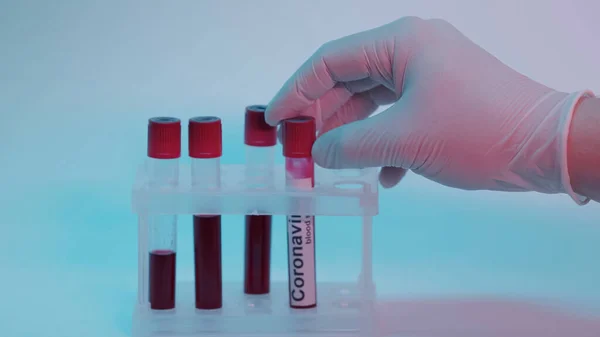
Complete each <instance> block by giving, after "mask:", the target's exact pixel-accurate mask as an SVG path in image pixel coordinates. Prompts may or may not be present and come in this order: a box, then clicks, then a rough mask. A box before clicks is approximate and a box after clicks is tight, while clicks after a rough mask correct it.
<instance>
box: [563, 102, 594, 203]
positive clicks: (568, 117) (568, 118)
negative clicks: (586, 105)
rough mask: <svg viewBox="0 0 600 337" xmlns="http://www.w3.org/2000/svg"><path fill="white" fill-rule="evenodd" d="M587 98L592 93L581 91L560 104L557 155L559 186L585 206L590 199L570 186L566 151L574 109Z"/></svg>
mask: <svg viewBox="0 0 600 337" xmlns="http://www.w3.org/2000/svg"><path fill="white" fill-rule="evenodd" d="M587 97H594V93H593V92H591V91H590V90H583V91H578V92H574V93H572V94H570V95H568V96H567V97H566V98H565V99H564V101H563V103H562V107H561V110H562V111H563V112H564V114H563V118H564V119H563V123H562V130H561V134H560V140H559V146H560V148H559V154H558V161H559V163H560V172H561V177H560V179H561V184H562V186H563V188H564V190H565V193H566V194H568V195H569V196H570V197H571V198H572V199H573V200H574V201H575V202H576V203H577V204H578V205H585V204H587V203H588V202H589V201H590V199H589V198H587V197H584V196H581V195H579V194H577V193H575V191H574V190H573V186H571V177H570V175H569V166H568V163H567V157H568V156H567V151H568V145H567V144H568V140H569V134H570V130H571V123H572V121H573V115H574V113H575V109H576V108H577V105H578V104H579V102H581V100H582V99H584V98H587Z"/></svg>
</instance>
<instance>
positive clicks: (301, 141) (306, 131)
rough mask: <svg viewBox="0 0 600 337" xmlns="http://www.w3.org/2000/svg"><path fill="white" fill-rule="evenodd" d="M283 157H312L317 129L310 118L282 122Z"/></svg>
mask: <svg viewBox="0 0 600 337" xmlns="http://www.w3.org/2000/svg"><path fill="white" fill-rule="evenodd" d="M281 128H282V130H281V131H282V136H283V137H282V138H283V155H284V156H285V157H288V158H306V157H311V156H312V154H311V153H312V146H313V144H314V142H315V140H316V137H317V135H316V133H317V127H316V123H315V119H314V118H312V117H305V116H300V117H295V118H290V119H286V120H284V121H283V122H282V125H281Z"/></svg>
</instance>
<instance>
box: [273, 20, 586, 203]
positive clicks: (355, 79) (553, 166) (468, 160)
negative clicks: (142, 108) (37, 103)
mask: <svg viewBox="0 0 600 337" xmlns="http://www.w3.org/2000/svg"><path fill="white" fill-rule="evenodd" d="M584 95H592V94H591V93H590V92H589V91H583V92H577V93H573V94H567V93H562V92H557V91H555V90H553V89H551V88H548V87H546V86H544V85H542V84H539V83H537V82H535V81H533V80H531V79H529V78H527V77H525V76H523V75H521V74H519V73H518V72H516V71H514V70H513V69H511V68H509V67H508V66H506V65H505V64H503V63H502V62H500V61H499V60H498V59H496V58H495V57H494V56H492V55H491V54H489V53H488V52H486V51H485V50H483V49H482V48H480V47H479V46H477V45H476V44H475V43H473V42H472V41H470V40H469V39H468V38H467V37H465V36H464V35H463V34H462V33H460V32H459V31H458V30H457V29H456V28H454V27H453V26H452V25H450V24H449V23H447V22H445V21H443V20H438V19H434V20H422V19H419V18H414V17H405V18H402V19H400V20H397V21H395V22H392V23H390V24H387V25H385V26H381V27H378V28H375V29H372V30H369V31H365V32H361V33H358V34H355V35H351V36H347V37H344V38H341V39H339V40H335V41H332V42H329V43H326V44H325V45H323V46H322V47H321V48H320V49H319V50H318V51H317V52H316V53H315V54H314V55H313V56H312V57H311V58H310V59H309V60H308V61H306V62H305V63H304V64H303V65H302V66H301V67H300V69H299V70H298V71H297V72H296V73H295V74H294V75H293V76H292V77H291V78H290V79H289V80H288V81H287V82H286V83H285V85H284V86H283V88H282V89H281V90H280V92H279V93H278V94H277V95H276V96H275V98H274V99H273V100H272V102H271V103H270V104H269V105H268V108H267V111H266V114H265V118H266V120H267V122H268V123H269V124H271V125H276V124H277V123H278V122H279V121H281V120H282V119H285V118H291V117H294V116H298V115H307V116H313V117H315V119H316V121H317V128H318V130H319V137H318V139H317V141H316V142H315V144H314V146H313V157H314V159H315V162H316V163H317V164H318V165H320V166H323V167H326V168H365V167H383V169H382V171H381V173H380V181H381V184H382V185H383V186H384V187H391V186H393V185H395V184H396V183H397V182H398V181H399V180H400V179H401V178H402V176H403V175H404V173H405V170H412V171H414V172H416V173H418V174H420V175H422V176H424V177H426V178H429V179H431V180H433V181H436V182H438V183H441V184H444V185H447V186H451V187H457V188H461V189H467V190H481V189H486V190H503V191H538V192H542V193H568V194H569V195H571V196H572V197H573V198H574V200H576V201H577V202H578V203H581V204H583V203H585V202H587V200H586V199H584V198H582V197H580V196H578V195H576V194H575V193H574V192H573V190H572V188H571V185H570V182H569V175H568V172H567V165H566V164H567V163H566V158H567V156H566V148H567V145H566V140H567V136H568V131H569V124H570V121H571V116H572V112H573V109H574V106H575V105H576V103H577V102H578V101H579V100H580V99H581V97H582V96H584ZM388 104H393V105H391V107H389V108H388V109H387V110H385V111H383V112H382V113H380V114H377V115H375V116H371V117H369V116H370V115H371V114H372V113H373V112H374V111H375V110H376V109H377V108H378V107H379V106H381V105H388ZM368 117H369V118H368Z"/></svg>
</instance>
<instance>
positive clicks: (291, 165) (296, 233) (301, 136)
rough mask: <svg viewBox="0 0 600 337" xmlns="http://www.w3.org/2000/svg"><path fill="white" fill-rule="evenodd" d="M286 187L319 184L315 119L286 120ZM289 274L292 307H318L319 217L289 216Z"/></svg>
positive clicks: (311, 186)
mask: <svg viewBox="0 0 600 337" xmlns="http://www.w3.org/2000/svg"><path fill="white" fill-rule="evenodd" d="M282 135H283V155H284V157H285V170H286V185H287V186H291V187H293V188H294V189H306V190H310V189H312V188H313V187H314V184H315V179H314V178H315V175H314V172H315V166H314V162H313V158H312V155H311V152H312V146H313V143H314V142H315V138H316V125H315V120H314V118H312V117H296V118H291V119H286V120H284V121H283V124H282ZM287 241H288V273H289V281H288V282H289V301H290V307H291V308H296V309H307V308H314V307H316V306H317V277H316V261H315V217H314V216H312V215H288V216H287Z"/></svg>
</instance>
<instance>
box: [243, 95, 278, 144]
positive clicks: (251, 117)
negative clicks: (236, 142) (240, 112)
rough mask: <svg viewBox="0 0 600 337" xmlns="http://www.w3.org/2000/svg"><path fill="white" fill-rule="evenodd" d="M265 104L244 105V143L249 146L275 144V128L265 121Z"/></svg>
mask: <svg viewBox="0 0 600 337" xmlns="http://www.w3.org/2000/svg"><path fill="white" fill-rule="evenodd" d="M266 109H267V106H266V105H250V106H248V107H246V116H245V125H244V143H245V144H246V145H251V146H275V144H277V128H276V127H274V126H270V125H269V124H267V122H265V110H266Z"/></svg>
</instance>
